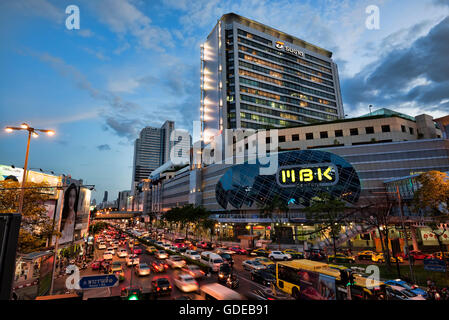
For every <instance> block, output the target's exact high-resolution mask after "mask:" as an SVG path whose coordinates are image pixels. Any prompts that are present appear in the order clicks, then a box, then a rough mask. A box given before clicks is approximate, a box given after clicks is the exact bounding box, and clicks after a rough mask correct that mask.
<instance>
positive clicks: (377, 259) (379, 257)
mask: <svg viewBox="0 0 449 320" xmlns="http://www.w3.org/2000/svg"><path fill="white" fill-rule="evenodd" d="M396 259H397V260H398V261H397V262H399V263H402V262H404V259H403V258H402V257H401V256H397V257H393V256H392V255H390V262H396ZM371 260H372V261H374V262H381V263H384V262H385V256H384V254H383V253H382V252H381V253H376V254H375V255H373V256H372V257H371Z"/></svg>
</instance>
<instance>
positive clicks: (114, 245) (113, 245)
mask: <svg viewBox="0 0 449 320" xmlns="http://www.w3.org/2000/svg"><path fill="white" fill-rule="evenodd" d="M118 245H119V243H118V241H117V242H115V241H114V242H111V248H114V249H117V248H118Z"/></svg>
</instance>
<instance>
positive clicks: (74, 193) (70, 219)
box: [56, 180, 79, 244]
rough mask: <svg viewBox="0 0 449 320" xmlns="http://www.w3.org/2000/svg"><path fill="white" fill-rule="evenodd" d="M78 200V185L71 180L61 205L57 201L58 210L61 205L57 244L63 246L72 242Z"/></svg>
mask: <svg viewBox="0 0 449 320" xmlns="http://www.w3.org/2000/svg"><path fill="white" fill-rule="evenodd" d="M78 199H79V184H78V182H77V181H76V180H71V183H70V185H68V186H67V187H66V188H65V191H64V197H63V203H61V201H59V204H58V209H59V210H61V209H60V206H61V205H62V213H61V222H60V223H59V221H56V223H59V224H60V228H59V232H61V237H60V238H59V244H64V243H67V242H72V241H73V234H74V231H75V222H76V215H77V212H78Z"/></svg>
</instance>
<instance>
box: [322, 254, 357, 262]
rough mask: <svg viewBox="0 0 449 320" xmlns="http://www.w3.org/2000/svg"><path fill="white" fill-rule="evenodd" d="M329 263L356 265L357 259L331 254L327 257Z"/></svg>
mask: <svg viewBox="0 0 449 320" xmlns="http://www.w3.org/2000/svg"><path fill="white" fill-rule="evenodd" d="M327 259H328V261H329V262H337V263H338V262H343V263H355V257H353V256H347V255H345V254H343V253H337V254H336V255H335V254H331V255H329V256H328V257H327Z"/></svg>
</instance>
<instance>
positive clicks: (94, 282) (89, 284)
mask: <svg viewBox="0 0 449 320" xmlns="http://www.w3.org/2000/svg"><path fill="white" fill-rule="evenodd" d="M118 283H119V281H118V278H117V276H116V275H115V274H106V275H100V276H87V277H82V278H81V279H80V282H79V286H80V288H81V289H84V290H85V289H97V288H110V287H116V286H118Z"/></svg>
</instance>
